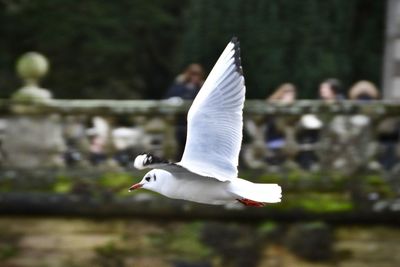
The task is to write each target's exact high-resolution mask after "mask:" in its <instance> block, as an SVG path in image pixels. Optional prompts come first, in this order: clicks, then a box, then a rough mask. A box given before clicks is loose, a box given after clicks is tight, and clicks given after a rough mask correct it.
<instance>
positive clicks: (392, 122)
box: [349, 80, 400, 170]
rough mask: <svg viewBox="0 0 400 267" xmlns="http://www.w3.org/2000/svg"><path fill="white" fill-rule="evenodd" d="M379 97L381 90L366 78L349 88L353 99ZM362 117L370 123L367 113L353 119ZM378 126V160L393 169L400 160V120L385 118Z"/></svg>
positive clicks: (383, 165) (374, 98)
mask: <svg viewBox="0 0 400 267" xmlns="http://www.w3.org/2000/svg"><path fill="white" fill-rule="evenodd" d="M379 97H380V95H379V90H378V88H377V87H376V85H375V84H374V83H372V82H370V81H366V80H362V81H358V82H356V83H355V84H354V85H353V86H352V87H351V88H350V90H349V98H350V99H351V100H357V101H371V100H376V99H379ZM361 118H364V120H365V121H367V122H368V124H370V118H369V117H367V116H365V115H355V116H353V121H355V119H358V121H361ZM377 128H378V129H377V133H378V134H377V137H378V142H379V149H378V162H379V163H380V165H381V166H382V167H383V168H384V169H385V170H392V169H393V168H394V167H395V166H396V164H398V162H399V155H398V154H399V153H398V148H399V147H400V145H399V144H400V138H399V136H400V120H399V119H398V118H395V117H394V118H387V119H384V120H383V121H381V122H380V123H379V125H378V126H377Z"/></svg>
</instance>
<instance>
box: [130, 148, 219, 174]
mask: <svg viewBox="0 0 400 267" xmlns="http://www.w3.org/2000/svg"><path fill="white" fill-rule="evenodd" d="M133 166H134V167H135V168H136V169H138V170H144V169H162V170H165V171H168V172H171V173H174V174H177V173H185V174H189V173H191V172H192V171H190V170H189V169H187V168H185V167H184V166H181V165H178V164H176V163H174V162H170V161H168V160H164V159H161V158H159V157H157V156H154V155H151V154H146V153H143V154H140V155H138V156H137V157H136V158H135V161H134V163H133ZM194 174H197V173H194ZM207 178H213V177H207Z"/></svg>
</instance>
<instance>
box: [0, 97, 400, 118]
mask: <svg viewBox="0 0 400 267" xmlns="http://www.w3.org/2000/svg"><path fill="white" fill-rule="evenodd" d="M190 104H191V101H180V100H179V101H176V100H55V99H51V100H49V101H46V102H44V103H43V102H35V101H29V102H23V101H22V102H18V101H12V100H9V99H0V114H26V115H29V114H51V113H61V114H93V115H112V114H132V113H136V114H138V113H139V114H140V113H142V114H152V113H153V114H154V113H155V114H177V113H186V112H187V110H188V109H189V107H190ZM244 112H245V114H260V115H262V114H265V115H268V114H282V115H285V114H286V115H302V114H307V113H314V114H326V115H329V114H332V115H333V114H365V115H369V116H393V115H400V101H399V100H397V101H396V100H379V101H369V102H360V101H350V100H343V101H339V102H336V103H326V102H323V101H319V100H298V101H296V102H294V103H293V104H289V105H288V104H282V103H271V102H266V101H264V100H247V101H246V103H245V108H244Z"/></svg>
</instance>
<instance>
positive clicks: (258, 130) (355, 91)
mask: <svg viewBox="0 0 400 267" xmlns="http://www.w3.org/2000/svg"><path fill="white" fill-rule="evenodd" d="M205 77H206V76H205V71H204V69H203V67H202V66H201V65H199V64H195V63H193V64H190V65H188V66H187V67H186V68H185V69H184V70H183V71H182V73H180V74H179V75H177V76H176V78H175V79H174V81H173V83H172V84H171V85H170V87H169V88H168V89H167V90H166V94H165V96H164V98H165V99H167V100H168V101H172V102H173V101H178V102H179V101H182V100H193V99H194V98H195V97H196V95H197V93H198V92H199V90H200V88H201V86H202V85H203V83H204V80H205ZM316 91H317V94H318V97H317V99H319V100H321V101H324V102H326V103H327V104H334V103H339V102H340V101H341V100H345V99H348V100H353V101H359V102H362V103H366V102H368V101H372V100H377V99H379V98H380V94H379V90H378V89H377V87H376V85H374V84H373V83H372V82H370V81H365V80H364V81H358V82H356V83H355V84H354V85H352V86H351V87H350V88H349V89H348V90H345V89H344V88H343V86H342V83H341V82H340V80H339V79H336V78H329V79H326V80H324V81H322V82H321V83H320V84H319V87H318V89H317V90H316ZM345 92H347V94H346V93H345ZM297 96H298V88H296V85H294V84H292V83H284V84H282V85H280V86H279V87H278V88H277V89H276V90H275V91H274V92H273V93H272V94H271V95H269V96H268V97H267V98H266V103H274V105H290V104H292V103H294V102H295V101H296V100H297ZM155 124H157V123H155ZM90 125H91V127H89V128H88V129H86V130H81V132H82V131H85V132H84V133H83V134H84V135H86V136H87V141H88V143H87V144H86V147H87V148H88V150H89V156H88V158H89V160H90V162H91V164H93V165H98V164H101V163H103V162H105V161H107V160H108V156H107V155H108V154H109V153H107V152H106V151H107V146H108V144H109V143H110V142H109V141H110V139H111V143H112V146H113V149H114V156H113V160H114V161H115V162H117V163H118V164H119V165H122V166H127V165H128V164H129V162H130V161H131V160H132V155H135V154H137V153H140V152H142V151H140V150H141V149H143V150H146V149H148V147H149V146H148V144H149V142H153V143H154V142H156V143H157V142H158V143H160V144H161V143H162V142H163V140H162V138H163V137H161V136H160V137H159V138H158V139H157V136H156V135H153V136H151V134H150V137H149V131H146V130H145V129H143V127H131V126H130V125H129V123H128V124H126V125H124V124H121V123H120V124H119V125H120V126H119V127H117V128H115V129H112V131H111V134H110V136H108V135H107V133H109V132H110V129H109V125H107V122H106V121H105V120H104V119H102V118H100V117H96V118H94V119H93V120H92V121H91V123H90ZM260 125H261V126H260ZM288 126H290V127H288ZM369 127H379V130H378V131H377V133H378V136H377V137H376V138H375V139H374V140H378V141H379V144H378V147H375V149H374V151H375V152H374V153H376V154H378V157H377V158H378V162H377V164H379V166H381V167H382V168H384V169H387V170H390V169H392V168H393V167H394V166H395V165H396V163H397V162H399V153H398V151H399V149H398V146H399V144H400V120H399V119H398V118H394V119H391V120H388V121H383V123H382V125H373V122H372V121H371V118H370V117H367V116H365V115H361V114H357V115H334V116H333V117H332V118H330V119H329V120H326V119H324V118H321V116H319V114H301V116H300V117H298V118H297V119H296V120H293V119H292V120H289V121H288V120H287V119H285V118H284V116H275V115H273V116H269V115H266V116H265V117H264V118H263V119H262V120H261V121H260V120H258V122H256V121H254V120H245V125H244V135H245V138H247V139H248V138H250V139H251V138H253V139H257V135H258V139H260V137H259V136H260V135H262V137H261V139H262V140H263V141H262V143H263V144H262V145H261V146H262V148H261V150H262V153H254V149H253V150H252V151H253V152H251V153H250V152H248V150H246V146H244V148H243V150H242V152H241V153H242V155H241V158H243V159H244V161H245V162H247V163H249V164H247V165H250V167H253V166H251V165H252V163H256V162H258V163H259V165H268V166H272V167H273V166H276V167H279V166H282V165H283V164H285V163H286V162H287V161H288V160H290V161H292V162H295V163H296V164H297V165H298V166H299V167H301V168H303V169H306V170H318V168H320V167H321V164H320V163H321V162H320V154H319V153H321V151H322V153H325V152H327V151H328V153H333V154H334V153H338V154H340V153H342V154H343V153H349V154H352V153H353V154H354V153H355V152H354V151H349V150H348V144H349V142H350V143H352V144H353V145H354V146H355V147H357V146H360V147H362V146H363V144H361V143H360V144H358V142H360V140H362V138H363V135H365V134H366V133H368V131H367V129H368V128H369ZM67 128H68V127H67ZM74 131H76V129H75V130H74ZM186 131H187V122H186V115H179V116H178V117H177V118H176V119H175V127H174V135H175V141H176V149H175V151H176V155H175V160H179V159H180V157H181V156H182V154H183V150H184V147H185V142H186ZM69 136H73V135H69ZM146 136H147V137H148V138H145V137H146ZM322 136H324V137H325V140H322ZM327 138H328V139H330V141H331V144H333V143H335V147H333V146H332V147H331V148H328V149H327V148H326V147H325V150H324V147H323V145H322V144H323V143H324V142H325V143H326V141H327V140H326V139H327ZM74 140H81V139H79V138H67V147H68V149H67V152H66V153H65V160H66V162H67V164H69V165H73V164H74V163H75V162H78V161H79V160H80V158H81V157H82V155H81V154H80V152H79V151H80V149H78V146H77V144H76V141H74ZM154 140H156V141H154ZM157 140H158V141H157ZM293 143H295V144H296V151H295V152H293V151H291V148H292V147H293ZM328 143H329V142H328ZM153 148H154V146H153ZM360 151H363V152H359V153H361V154H365V153H366V154H368V153H369V152H365V151H364V150H362V149H361V150H360ZM376 151H378V152H376ZM161 156H162V155H161ZM358 157H361V158H363V157H365V155H358ZM339 158H340V157H339ZM243 159H242V160H243ZM341 161H342V162H340V160H339V161H338V162H334V163H332V164H333V165H335V166H337V167H338V168H340V167H341V166H342V165H343V164H345V163H344V162H343V161H348V160H346V159H345V160H343V158H342V160H341ZM347 163H348V162H347ZM254 166H256V165H254Z"/></svg>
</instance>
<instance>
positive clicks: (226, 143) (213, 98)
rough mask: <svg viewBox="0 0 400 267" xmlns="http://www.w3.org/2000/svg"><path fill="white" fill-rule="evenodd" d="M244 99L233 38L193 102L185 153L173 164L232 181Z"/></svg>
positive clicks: (189, 116) (234, 175)
mask: <svg viewBox="0 0 400 267" xmlns="http://www.w3.org/2000/svg"><path fill="white" fill-rule="evenodd" d="M244 99H245V84H244V77H243V72H242V66H241V60H240V46H239V41H238V40H237V39H236V38H233V39H232V40H231V42H230V43H229V44H228V45H227V47H226V48H225V50H224V51H223V53H222V54H221V56H220V57H219V59H218V61H217V63H216V64H215V66H214V67H213V69H212V71H211V72H210V74H209V75H208V78H207V80H206V81H205V83H204V85H203V87H202V88H201V90H200V92H199V93H198V95H197V97H196V98H195V100H194V101H193V104H192V106H191V108H190V110H189V113H188V132H187V141H186V147H185V151H184V153H183V156H182V160H181V161H180V162H179V163H177V164H179V165H182V166H183V167H185V168H187V169H189V170H190V171H192V172H194V173H197V174H200V175H203V176H209V177H214V178H216V179H218V180H220V181H228V180H230V179H232V178H236V177H237V173H238V171H237V166H238V161H239V152H240V147H241V143H242V128H243V111H242V110H243V104H244Z"/></svg>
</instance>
